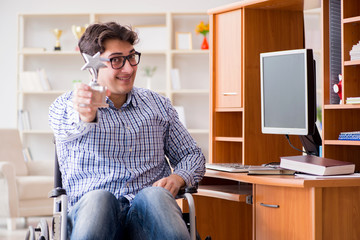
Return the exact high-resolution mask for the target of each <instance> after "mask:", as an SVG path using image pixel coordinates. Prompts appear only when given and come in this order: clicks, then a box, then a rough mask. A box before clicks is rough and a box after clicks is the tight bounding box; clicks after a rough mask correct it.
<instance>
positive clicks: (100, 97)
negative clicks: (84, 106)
mask: <svg viewBox="0 0 360 240" xmlns="http://www.w3.org/2000/svg"><path fill="white" fill-rule="evenodd" d="M82 55H83V57H84V59H85V61H86V63H85V65H84V66H83V67H82V68H81V70H85V69H87V68H88V69H89V71H90V73H91V75H92V76H93V78H92V81H91V82H90V84H89V85H90V87H91V88H92V92H93V94H92V97H91V103H92V105H94V106H97V107H108V106H109V105H108V104H107V103H106V87H104V86H101V85H99V84H98V83H97V77H98V73H99V68H102V67H106V65H105V64H104V63H102V62H101V58H100V52H97V53H96V54H95V55H94V56H90V55H88V54H86V53H83V54H82Z"/></svg>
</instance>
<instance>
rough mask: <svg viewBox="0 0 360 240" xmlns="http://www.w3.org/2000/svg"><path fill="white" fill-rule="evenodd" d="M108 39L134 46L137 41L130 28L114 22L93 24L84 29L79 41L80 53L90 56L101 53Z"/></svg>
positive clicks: (134, 33)
mask: <svg viewBox="0 0 360 240" xmlns="http://www.w3.org/2000/svg"><path fill="white" fill-rule="evenodd" d="M108 39H119V40H122V41H126V42H128V43H130V44H131V45H134V44H136V43H137V41H138V35H137V33H136V32H134V31H133V30H132V29H131V27H129V26H122V25H120V24H118V23H115V22H107V23H94V24H91V25H90V26H88V27H87V28H86V31H85V32H84V34H83V35H82V36H81V38H80V40H79V44H78V45H79V49H80V52H81V53H86V54H89V55H91V56H93V55H94V54H95V53H97V52H100V53H103V52H104V51H105V47H104V42H105V41H106V40H108Z"/></svg>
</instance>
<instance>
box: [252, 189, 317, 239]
mask: <svg viewBox="0 0 360 240" xmlns="http://www.w3.org/2000/svg"><path fill="white" fill-rule="evenodd" d="M254 196H255V202H254V208H255V231H256V239H270V238H269V236H271V239H277V240H281V239H283V240H287V239H304V240H306V239H312V231H310V230H311V229H312V217H313V215H312V212H313V202H312V194H311V190H309V189H306V188H291V187H275V186H266V185H256V186H255V193H254Z"/></svg>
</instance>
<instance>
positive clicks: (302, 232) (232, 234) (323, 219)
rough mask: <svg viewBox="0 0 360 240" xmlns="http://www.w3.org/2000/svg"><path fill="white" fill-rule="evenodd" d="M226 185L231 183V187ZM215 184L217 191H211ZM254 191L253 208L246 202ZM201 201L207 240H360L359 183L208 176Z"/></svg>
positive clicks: (200, 220)
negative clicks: (210, 239) (208, 237)
mask: <svg viewBox="0 0 360 240" xmlns="http://www.w3.org/2000/svg"><path fill="white" fill-rule="evenodd" d="M221 179H223V180H224V181H228V182H227V183H228V184H226V183H225V186H227V187H224V183H222V182H221ZM214 180H216V181H214ZM213 182H216V183H217V185H210V184H212V183H213ZM239 183H241V184H239ZM249 184H251V185H249ZM249 186H252V188H249ZM221 189H224V191H221ZM231 189H232V190H231ZM251 190H252V196H253V204H252V205H248V204H246V203H245V200H246V195H251ZM195 201H196V202H198V203H196V206H197V213H196V214H197V218H198V228H199V232H200V234H202V233H203V234H202V235H201V236H202V237H204V236H205V234H206V235H211V236H212V237H213V239H261V240H263V239H284V240H289V239H304V240H309V239H326V240H328V239H358V238H359V236H360V228H359V227H358V226H360V179H359V178H344V179H321V180H313V179H303V178H298V177H295V176H278V175H273V176H250V175H247V174H245V173H226V172H220V171H214V170H207V173H206V178H205V179H204V185H201V186H200V188H199V193H198V194H197V195H196V196H195ZM199 205H200V206H199ZM203 205H206V207H204V206H203ZM198 206H199V208H198ZM249 212H251V213H250V214H249ZM203 216H205V218H203ZM230 219H231V220H230ZM203 221H204V222H203ZM232 221H234V222H232ZM216 224H220V226H216ZM209 226H210V227H209ZM206 231H207V232H206ZM221 234H222V235H221ZM203 235H204V236H203Z"/></svg>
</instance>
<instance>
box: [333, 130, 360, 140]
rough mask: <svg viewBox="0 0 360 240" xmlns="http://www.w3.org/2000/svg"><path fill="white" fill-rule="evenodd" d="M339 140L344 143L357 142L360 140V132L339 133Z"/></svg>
mask: <svg viewBox="0 0 360 240" xmlns="http://www.w3.org/2000/svg"><path fill="white" fill-rule="evenodd" d="M338 139H339V140H346V141H359V140H360V131H354V132H341V133H340V134H339V138H338Z"/></svg>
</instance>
